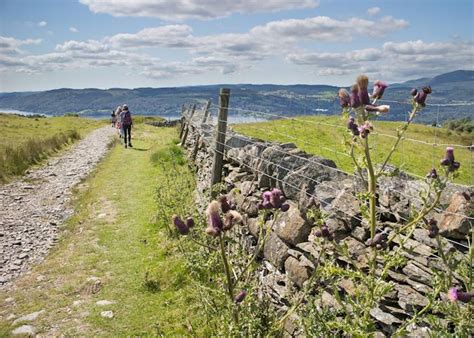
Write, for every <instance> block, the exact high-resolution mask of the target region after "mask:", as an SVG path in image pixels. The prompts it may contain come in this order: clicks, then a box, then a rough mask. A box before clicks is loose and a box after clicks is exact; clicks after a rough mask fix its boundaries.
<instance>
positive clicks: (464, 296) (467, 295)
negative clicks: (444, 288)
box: [448, 288, 474, 303]
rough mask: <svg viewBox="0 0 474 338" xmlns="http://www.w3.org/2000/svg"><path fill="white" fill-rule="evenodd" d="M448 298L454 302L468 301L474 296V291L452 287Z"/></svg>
mask: <svg viewBox="0 0 474 338" xmlns="http://www.w3.org/2000/svg"><path fill="white" fill-rule="evenodd" d="M448 298H449V300H450V301H452V302H457V301H460V302H463V303H467V302H469V301H471V300H472V299H473V298H474V292H460V291H458V289H457V288H451V289H449V291H448Z"/></svg>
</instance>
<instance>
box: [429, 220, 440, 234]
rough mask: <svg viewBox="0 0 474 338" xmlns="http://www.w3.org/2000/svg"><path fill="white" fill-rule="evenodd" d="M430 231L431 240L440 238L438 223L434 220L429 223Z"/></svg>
mask: <svg viewBox="0 0 474 338" xmlns="http://www.w3.org/2000/svg"><path fill="white" fill-rule="evenodd" d="M428 231H429V234H428V236H429V237H430V238H435V237H436V236H438V233H439V228H438V222H437V221H436V220H435V219H434V218H432V219H430V220H429V222H428Z"/></svg>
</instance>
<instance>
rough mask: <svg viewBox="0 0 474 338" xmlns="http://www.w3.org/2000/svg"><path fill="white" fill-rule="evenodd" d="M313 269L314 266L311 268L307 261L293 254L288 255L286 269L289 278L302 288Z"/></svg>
mask: <svg viewBox="0 0 474 338" xmlns="http://www.w3.org/2000/svg"><path fill="white" fill-rule="evenodd" d="M313 270H314V267H313V268H311V266H309V264H307V262H305V261H300V260H298V259H296V258H294V257H292V256H290V257H288V258H287V259H286V261H285V271H286V273H287V275H288V278H289V279H290V280H292V281H293V282H294V283H295V284H296V285H298V287H300V288H301V287H303V283H304V282H306V281H307V280H308V279H309V277H310V276H311V273H312V271H313Z"/></svg>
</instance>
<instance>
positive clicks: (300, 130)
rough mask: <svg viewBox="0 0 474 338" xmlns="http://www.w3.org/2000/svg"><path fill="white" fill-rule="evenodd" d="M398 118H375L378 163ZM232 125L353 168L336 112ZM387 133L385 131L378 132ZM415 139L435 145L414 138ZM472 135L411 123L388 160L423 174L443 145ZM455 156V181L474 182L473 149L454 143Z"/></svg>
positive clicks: (346, 168) (461, 141)
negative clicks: (388, 120)
mask: <svg viewBox="0 0 474 338" xmlns="http://www.w3.org/2000/svg"><path fill="white" fill-rule="evenodd" d="M399 125H401V122H380V121H375V122H374V128H375V130H374V131H375V132H377V133H378V135H377V133H374V134H373V135H371V137H370V141H371V146H372V149H373V152H374V154H375V159H376V161H377V162H378V163H380V162H381V161H382V160H383V159H384V158H385V157H384V156H385V155H386V154H387V153H388V152H389V150H390V149H391V147H392V145H393V144H394V142H395V138H392V137H389V136H386V135H392V136H396V134H397V127H398V126H399ZM232 128H233V129H234V130H236V131H238V132H240V133H242V134H245V135H248V136H252V137H256V138H259V139H264V140H267V141H276V142H293V143H295V144H296V145H297V147H298V148H300V149H302V150H304V151H306V152H308V153H310V154H314V155H318V156H322V157H325V158H329V159H331V160H333V161H334V162H335V163H336V164H337V166H338V168H341V169H343V170H344V171H347V172H353V171H354V165H353V163H352V160H351V158H350V157H349V156H348V155H347V151H346V146H345V145H344V139H345V138H347V137H348V136H349V135H348V132H347V129H346V121H345V120H343V119H342V118H341V117H337V116H311V117H307V116H306V117H297V118H294V119H281V120H274V121H269V122H260V123H249V124H240V125H233V126H232ZM381 134H386V135H381ZM409 139H415V140H419V141H423V142H427V143H430V144H432V143H436V145H435V146H433V145H428V144H422V143H419V142H414V141H411V140H409ZM471 141H472V137H471V136H469V135H466V134H463V135H460V134H456V133H453V132H452V131H449V130H447V129H444V128H435V127H431V126H426V125H419V124H413V125H411V126H410V127H409V129H408V131H407V133H406V134H405V139H404V140H403V141H402V142H401V143H400V145H399V147H398V150H397V151H396V152H395V153H394V155H393V157H392V161H391V164H393V165H396V166H398V167H400V168H402V170H404V171H407V172H410V173H414V174H416V175H420V176H424V175H426V173H427V172H428V171H429V170H430V169H431V168H432V167H433V166H434V167H435V168H437V167H439V161H440V160H441V159H442V158H443V157H444V154H445V149H446V145H443V144H450V145H451V144H461V145H470V144H471V143H470V142H471ZM455 157H456V160H457V161H459V162H460V163H461V168H460V170H459V176H458V177H457V178H456V180H455V182H456V183H461V184H468V185H472V184H474V178H473V176H474V167H473V166H474V163H473V161H474V153H473V152H472V151H469V150H468V149H467V148H465V147H464V148H462V147H456V146H455Z"/></svg>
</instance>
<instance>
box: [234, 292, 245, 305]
mask: <svg viewBox="0 0 474 338" xmlns="http://www.w3.org/2000/svg"><path fill="white" fill-rule="evenodd" d="M246 296H247V292H246V291H245V290H242V291H240V292H239V294H238V295H237V296H235V302H236V303H237V304H238V303H242V302H243V300H244V299H245V297H246Z"/></svg>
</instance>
